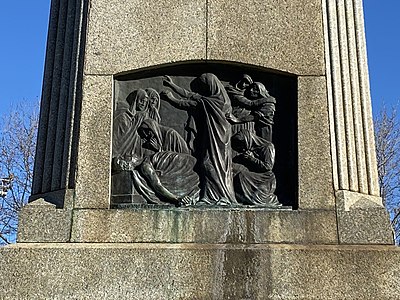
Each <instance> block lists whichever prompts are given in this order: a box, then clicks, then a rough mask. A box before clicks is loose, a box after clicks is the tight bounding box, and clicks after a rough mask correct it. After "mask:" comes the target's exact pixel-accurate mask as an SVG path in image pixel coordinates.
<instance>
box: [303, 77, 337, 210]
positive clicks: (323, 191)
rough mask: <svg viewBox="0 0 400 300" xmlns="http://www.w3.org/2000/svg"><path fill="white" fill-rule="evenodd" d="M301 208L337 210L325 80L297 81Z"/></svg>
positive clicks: (309, 78) (323, 78)
mask: <svg viewBox="0 0 400 300" xmlns="http://www.w3.org/2000/svg"><path fill="white" fill-rule="evenodd" d="M298 94H299V98H298V161H299V163H298V164H299V207H300V208H302V209H324V208H325V209H334V208H335V197H334V190H333V177H332V176H333V175H332V160H331V152H330V135H329V119H328V108H327V98H326V79H325V77H314V76H313V77H299V78H298Z"/></svg>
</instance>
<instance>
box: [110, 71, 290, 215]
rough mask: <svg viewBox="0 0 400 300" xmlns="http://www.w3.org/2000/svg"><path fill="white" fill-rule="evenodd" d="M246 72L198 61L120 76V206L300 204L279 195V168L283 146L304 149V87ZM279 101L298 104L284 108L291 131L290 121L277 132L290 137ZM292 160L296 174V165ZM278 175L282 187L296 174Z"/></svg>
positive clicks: (116, 165) (116, 188)
mask: <svg viewBox="0 0 400 300" xmlns="http://www.w3.org/2000/svg"><path fill="white" fill-rule="evenodd" d="M193 67H195V69H194V70H195V71H193ZM190 69H192V71H190ZM230 69H231V70H230ZM202 71H204V72H202ZM230 71H234V72H230ZM240 71H242V72H240ZM244 71H245V72H243V70H242V69H240V68H238V67H236V66H225V67H223V66H221V65H218V64H215V65H214V66H212V65H211V66H210V65H207V66H204V65H203V64H198V65H197V66H196V65H188V66H180V67H175V68H169V69H168V68H164V69H162V68H161V69H158V70H154V71H147V73H146V72H145V73H143V72H142V74H130V75H124V76H120V77H119V78H117V79H116V84H115V102H114V107H115V109H114V117H113V145H112V146H113V147H112V191H111V192H112V199H111V203H112V205H113V206H116V205H120V204H122V203H123V204H125V203H133V204H138V205H143V204H153V205H155V204H156V205H175V206H210V205H211V206H214V205H218V206H235V207H236V206H243V205H250V206H261V207H269V208H279V207H281V206H282V204H284V205H292V206H295V205H296V203H294V201H293V199H294V195H293V192H292V191H291V190H290V188H289V189H287V191H284V188H282V191H283V192H281V194H280V195H278V196H277V192H276V189H277V180H276V176H275V173H274V170H273V169H274V165H275V151H276V150H275V146H274V141H278V144H279V147H280V148H282V149H283V147H285V146H286V147H288V148H289V149H286V151H284V150H283V151H282V156H283V157H284V156H285V155H286V156H287V155H288V153H290V152H293V151H295V149H294V147H293V145H295V130H294V129H295V125H294V124H293V121H295V118H294V116H295V109H296V107H295V103H296V101H291V100H292V99H290V97H295V96H293V94H294V93H293V91H294V87H295V85H294V84H293V82H294V81H293V80H292V78H290V77H288V78H283V79H281V78H280V77H284V76H282V75H277V74H269V75H268V74H267V73H264V74H263V72H260V71H259V70H244ZM200 72H201V73H200ZM196 73H198V74H199V75H198V76H194V75H193V74H196ZM245 73H246V74H245ZM253 73H254V75H255V76H254V75H253ZM217 74H218V75H217ZM271 81H272V82H271ZM274 83H275V85H277V86H274ZM283 83H285V85H286V87H285V88H286V89H287V90H288V91H286V94H285V92H283V93H282V92H280V93H277V94H278V95H277V96H278V97H277V98H275V97H274V96H275V94H274V93H272V92H271V94H270V92H269V91H268V89H267V87H266V86H268V85H269V86H271V87H272V89H274V92H275V90H279V89H280V88H281V87H280V85H282V84H283ZM272 95H274V96H272ZM279 96H285V97H288V98H289V99H285V100H283V101H284V105H282V106H281V107H282V108H285V106H286V107H289V110H288V112H287V114H286V117H287V119H286V122H287V124H291V125H289V126H288V125H287V124H286V125H283V126H282V127H283V128H282V130H281V131H279V130H278V131H277V132H278V133H280V134H279V135H281V134H282V136H277V137H275V136H274V135H275V134H273V127H274V126H275V125H274V119H275V112H276V107H277V106H278V105H279V102H280V99H279ZM280 123H282V121H281V122H280ZM284 159H286V160H288V161H289V164H291V167H292V172H293V173H296V172H295V166H296V162H295V161H294V160H293V159H290V158H289V157H286V158H283V159H282V162H283V160H284ZM278 172H279V175H280V179H282V183H284V184H285V185H287V184H290V183H291V182H290V178H291V177H293V176H291V175H290V172H288V171H287V170H285V169H284V164H283V163H282V164H281V166H280V168H279V171H278ZM288 178H289V180H288ZM292 180H293V179H292ZM292 184H293V182H292ZM278 192H279V191H278ZM281 198H282V200H281Z"/></svg>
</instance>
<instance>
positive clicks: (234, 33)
mask: <svg viewBox="0 0 400 300" xmlns="http://www.w3.org/2000/svg"><path fill="white" fill-rule="evenodd" d="M323 32H324V31H323V22H322V7H321V1H320V0H306V1H305V0H290V1H281V0H251V1H232V0H210V1H208V27H207V33H208V35H207V59H209V60H229V61H236V62H243V63H249V64H253V65H258V66H262V67H267V68H271V69H275V70H279V71H284V72H289V73H293V74H297V75H324V74H325V56H324V38H323Z"/></svg>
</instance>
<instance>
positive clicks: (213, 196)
mask: <svg viewBox="0 0 400 300" xmlns="http://www.w3.org/2000/svg"><path fill="white" fill-rule="evenodd" d="M164 85H166V86H168V87H170V88H171V89H172V90H173V91H174V92H176V93H177V94H178V95H180V96H181V97H182V98H176V97H174V95H173V94H172V93H171V92H165V93H163V94H162V95H163V96H164V97H165V98H166V100H168V101H170V102H173V103H177V104H179V103H181V102H184V103H185V104H186V105H189V106H193V107H196V110H199V111H200V113H199V114H197V119H196V123H197V124H196V127H197V128H199V127H202V128H203V132H202V136H201V137H197V138H200V141H201V143H200V145H201V148H202V149H201V151H199V153H198V155H199V157H198V159H199V167H200V168H201V171H200V175H201V176H200V177H201V184H200V201H199V203H200V204H216V205H230V204H235V203H237V202H236V199H235V193H234V189H233V176H232V151H231V141H230V139H231V125H230V124H229V123H228V121H227V119H226V117H225V116H226V115H227V114H229V113H231V110H232V107H231V102H230V99H229V97H228V95H227V93H226V90H225V88H224V86H223V85H222V83H221V82H220V81H219V79H218V78H217V76H215V75H214V74H211V73H205V74H202V75H201V76H200V77H198V78H196V79H195V80H193V81H192V83H191V86H192V90H193V91H194V92H190V91H187V90H186V89H184V88H182V87H179V86H178V85H176V84H175V83H174V82H173V81H172V79H171V78H170V77H168V76H165V78H164Z"/></svg>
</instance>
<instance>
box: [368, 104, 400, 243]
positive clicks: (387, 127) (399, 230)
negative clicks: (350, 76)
mask: <svg viewBox="0 0 400 300" xmlns="http://www.w3.org/2000/svg"><path fill="white" fill-rule="evenodd" d="M374 124H375V145H376V157H377V164H378V176H379V184H380V192H381V196H382V199H383V203H384V205H385V206H386V208H387V210H388V211H389V214H390V217H391V220H392V221H391V224H392V227H393V230H394V233H395V238H396V244H398V245H399V244H400V217H399V216H400V123H399V115H398V112H397V107H391V108H390V109H387V107H386V106H385V105H384V106H383V107H382V109H381V110H380V112H379V114H378V115H377V116H376V117H375V120H374Z"/></svg>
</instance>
